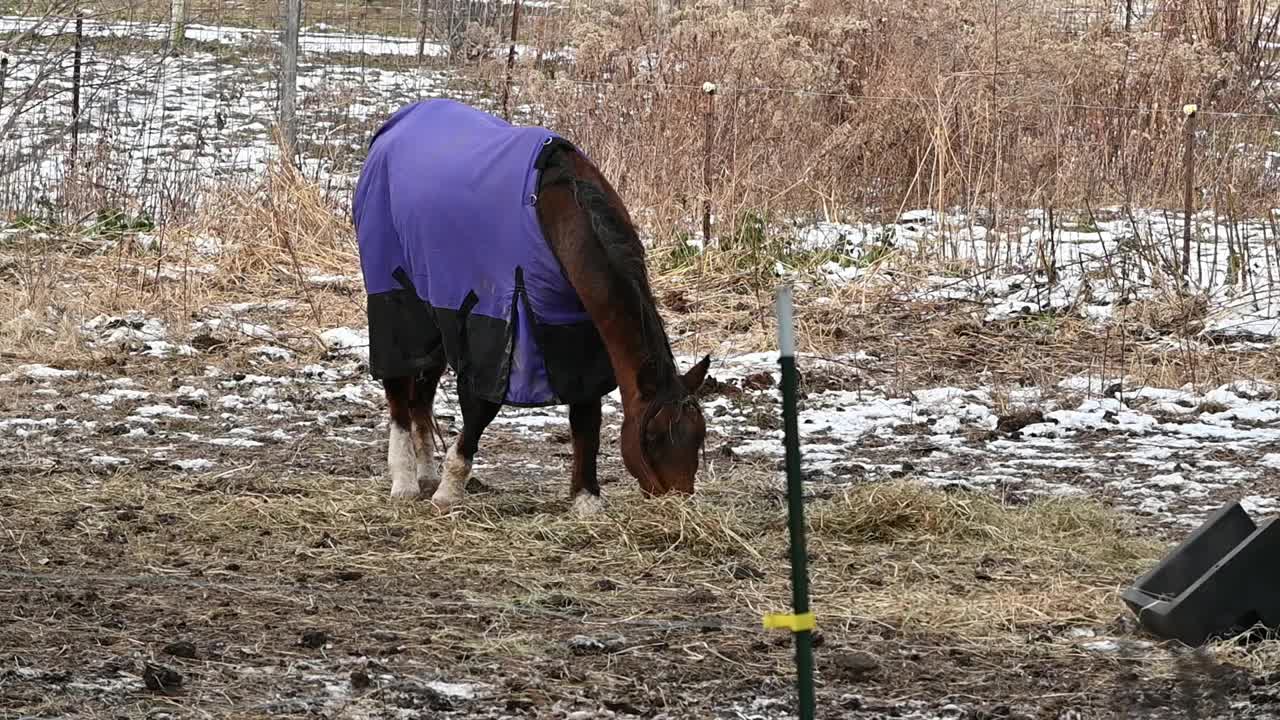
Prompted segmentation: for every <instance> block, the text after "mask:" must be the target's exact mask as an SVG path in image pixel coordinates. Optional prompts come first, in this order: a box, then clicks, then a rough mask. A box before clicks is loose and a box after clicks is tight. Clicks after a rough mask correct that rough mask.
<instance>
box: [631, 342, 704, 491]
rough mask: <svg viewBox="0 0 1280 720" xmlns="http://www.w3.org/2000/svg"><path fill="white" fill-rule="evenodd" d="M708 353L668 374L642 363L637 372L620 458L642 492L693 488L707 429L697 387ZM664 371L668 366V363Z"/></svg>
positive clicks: (702, 374) (698, 386)
mask: <svg viewBox="0 0 1280 720" xmlns="http://www.w3.org/2000/svg"><path fill="white" fill-rule="evenodd" d="M710 365H711V356H710V355H708V356H706V357H704V358H702V361H701V362H699V363H698V364H697V365H694V366H693V367H692V368H690V369H689V371H688V372H686V373H685V374H684V375H682V376H678V377H676V378H674V379H667V380H666V381H665V382H663V381H662V379H661V378H659V377H658V376H657V374H658V370H657V369H656V368H655V367H653V366H651V365H646V367H645V368H642V369H641V371H640V374H639V377H638V380H639V382H638V383H637V389H638V391H639V400H638V403H637V406H636V407H635V408H627V409H626V410H627V412H624V415H623V420H622V437H621V445H622V461H623V464H624V465H626V468H627V472H630V473H631V474H632V475H634V476H635V477H636V479H637V480H639V481H640V490H641V491H642V492H644V494H646V495H665V494H667V493H673V492H674V493H684V494H690V495H691V494H693V480H694V476H695V475H696V474H697V472H698V458H699V455H700V454H701V452H702V443H703V441H704V440H705V439H706V435H707V422H706V418H704V417H703V415H702V407H701V406H700V405H699V404H698V400H697V398H696V397H695V393H696V392H697V391H698V388H700V387H701V386H702V382H703V381H704V380H705V379H706V377H707V368H708V367H709V366H710ZM668 373H670V369H669V368H668Z"/></svg>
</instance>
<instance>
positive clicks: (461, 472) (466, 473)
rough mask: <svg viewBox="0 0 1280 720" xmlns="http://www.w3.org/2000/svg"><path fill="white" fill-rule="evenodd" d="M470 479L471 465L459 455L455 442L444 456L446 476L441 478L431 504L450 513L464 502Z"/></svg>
mask: <svg viewBox="0 0 1280 720" xmlns="http://www.w3.org/2000/svg"><path fill="white" fill-rule="evenodd" d="M470 477H471V463H469V462H467V461H466V460H464V459H463V458H462V456H461V455H459V454H458V442H457V441H456V440H455V441H454V443H453V445H450V446H449V452H447V453H445V455H444V476H443V477H441V478H440V487H438V488H436V493H435V495H433V496H431V502H433V503H435V504H436V507H438V508H440V509H441V510H444V511H448V510H449V509H451V508H452V507H453V506H454V505H457V504H458V503H459V502H461V501H462V493H463V490H464V489H466V487H467V480H468V479H469V478H470Z"/></svg>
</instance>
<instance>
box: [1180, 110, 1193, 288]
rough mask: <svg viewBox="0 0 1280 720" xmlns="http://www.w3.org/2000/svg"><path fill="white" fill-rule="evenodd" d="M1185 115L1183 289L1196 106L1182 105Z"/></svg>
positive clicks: (1188, 246) (1188, 242) (1187, 266)
mask: <svg viewBox="0 0 1280 720" xmlns="http://www.w3.org/2000/svg"><path fill="white" fill-rule="evenodd" d="M1182 113H1183V114H1184V115H1186V117H1187V122H1186V133H1185V135H1184V143H1185V144H1184V146H1183V150H1182V172H1183V176H1182V286H1183V288H1184V289H1185V288H1186V286H1187V282H1188V279H1189V278H1190V277H1191V205H1192V202H1193V201H1194V197H1193V196H1194V194H1195V192H1194V191H1195V159H1196V156H1195V141H1196V106H1195V105H1193V104H1188V105H1183V106H1182Z"/></svg>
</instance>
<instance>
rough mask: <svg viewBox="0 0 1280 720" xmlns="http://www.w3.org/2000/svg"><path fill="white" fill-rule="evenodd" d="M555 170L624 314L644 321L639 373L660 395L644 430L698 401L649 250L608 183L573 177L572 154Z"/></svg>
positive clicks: (559, 159) (677, 426) (559, 157)
mask: <svg viewBox="0 0 1280 720" xmlns="http://www.w3.org/2000/svg"><path fill="white" fill-rule="evenodd" d="M552 165H558V166H559V167H558V168H557V170H559V171H560V172H562V173H564V175H561V178H562V179H564V180H567V181H568V182H569V183H570V184H571V187H572V189H573V194H574V198H575V199H576V201H577V203H578V206H579V207H580V208H582V210H583V212H584V213H585V214H586V216H587V220H588V222H589V224H590V226H591V235H592V236H593V238H594V239H595V241H596V243H597V244H598V246H599V248H600V250H601V251H602V252H603V254H604V258H605V262H606V265H607V267H608V273H609V276H610V279H611V280H612V287H611V289H610V290H611V292H610V295H611V297H613V298H614V299H615V300H616V301H617V302H619V303H620V304H621V305H622V306H623V307H622V310H623V312H625V313H626V314H627V315H629V316H630V317H634V318H638V320H639V326H640V327H639V330H640V338H641V346H642V347H643V348H644V352H645V356H644V358H642V360H641V365H640V368H638V370H639V371H640V372H641V373H644V374H646V375H647V376H648V377H650V378H652V379H653V381H654V382H655V383H656V385H655V387H654V390H655V396H654V397H652V398H649V399H650V403H649V405H648V407H647V408H646V410H645V413H644V416H643V417H642V418H641V425H640V426H641V427H642V428H644V427H647V426H648V425H649V422H650V421H651V420H652V419H653V417H654V416H656V415H657V414H658V413H659V412H661V411H662V410H663V409H664V408H667V407H671V408H673V409H674V408H677V407H679V406H682V405H685V404H687V403H689V402H696V400H694V398H693V397H692V396H690V395H689V394H688V393H687V391H686V390H685V387H684V384H683V383H682V382H681V381H680V374H679V371H678V369H677V367H676V360H675V356H674V355H673V353H672V351H671V341H670V339H669V338H668V337H667V331H666V326H665V324H664V323H663V322H662V316H661V315H659V314H658V303H657V301H656V300H655V298H654V296H653V290H652V288H651V287H650V286H649V279H648V273H647V266H646V264H645V251H644V245H643V244H642V243H641V242H640V236H639V234H638V233H637V232H636V229H635V226H633V225H632V224H631V222H630V220H628V219H627V217H626V216H625V215H624V214H623V213H622V212H621V211H619V209H618V208H616V207H615V206H614V205H613V203H611V202H610V201H609V196H608V194H607V193H606V191H605V186H604V184H603V183H598V182H596V181H594V180H591V179H585V178H583V177H581V175H580V174H579V173H576V172H574V171H573V169H572V166H571V163H570V161H569V157H568V153H567V152H558V153H556V155H555V158H554V159H553V160H552ZM560 172H558V173H555V174H557V175H559V174H560ZM566 175H567V177H565V176H566ZM682 427H683V424H682V423H672V424H671V426H670V429H671V432H673V433H675V432H679V431H680V430H681V429H682ZM672 440H673V441H675V442H677V443H678V442H680V440H681V438H676V437H673V438H672Z"/></svg>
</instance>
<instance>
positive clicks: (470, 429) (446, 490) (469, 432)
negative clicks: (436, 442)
mask: <svg viewBox="0 0 1280 720" xmlns="http://www.w3.org/2000/svg"><path fill="white" fill-rule="evenodd" d="M458 404H459V405H461V406H462V432H461V433H459V434H458V438H457V439H456V440H454V441H453V445H452V446H450V447H449V452H447V453H445V456H444V472H443V473H442V477H441V478H440V487H438V488H436V492H435V494H434V495H432V496H431V502H433V503H435V505H436V507H438V508H440V510H442V511H445V512H448V511H449V510H450V509H451V508H452V507H453V506H454V505H457V504H458V503H459V502H461V501H462V495H463V493H464V492H465V491H466V487H467V480H469V479H470V478H471V466H472V465H473V464H474V462H475V457H476V451H477V450H479V449H480V436H481V435H483V434H484V431H485V429H486V428H488V427H489V423H491V422H493V419H494V418H495V417H497V416H498V410H499V409H500V408H501V407H502V406H501V405H498V404H497V403H491V402H489V401H488V400H482V399H480V398H478V397H476V396H475V395H474V394H472V393H471V392H469V391H468V390H467V389H466V382H465V380H464V379H463V378H458Z"/></svg>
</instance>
